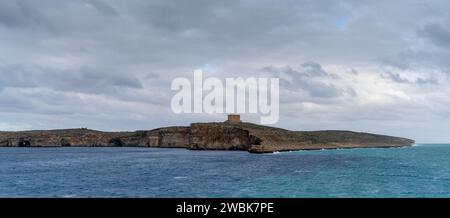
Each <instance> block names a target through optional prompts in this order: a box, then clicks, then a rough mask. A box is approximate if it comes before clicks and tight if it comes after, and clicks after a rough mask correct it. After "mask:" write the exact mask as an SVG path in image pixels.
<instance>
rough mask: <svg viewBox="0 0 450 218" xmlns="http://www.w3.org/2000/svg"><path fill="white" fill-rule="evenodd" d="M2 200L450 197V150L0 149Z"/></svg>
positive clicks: (420, 147)
mask: <svg viewBox="0 0 450 218" xmlns="http://www.w3.org/2000/svg"><path fill="white" fill-rule="evenodd" d="M0 197H450V145H417V146H414V147H408V148H390V149H344V150H323V151H301V152H290V153H279V154H262V155H261V154H249V153H247V152H236V151H188V150H184V149H159V148H0Z"/></svg>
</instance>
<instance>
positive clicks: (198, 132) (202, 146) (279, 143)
mask: <svg viewBox="0 0 450 218" xmlns="http://www.w3.org/2000/svg"><path fill="white" fill-rule="evenodd" d="M413 143H414V140H411V139H406V138H399V137H392V136H384V135H376V134H369V133H360V132H351V131H337V130H326V131H290V130H286V129H281V128H274V127H268V126H262V125H257V124H253V123H246V122H241V121H240V118H239V116H229V119H228V120H227V121H225V122H221V123H219V122H216V123H193V124H191V125H190V126H176V127H166V128H158V129H153V130H142V131H134V132H101V131H96V130H90V129H64V130H34V131H18V132H1V131H0V147H70V146H74V147H160V148H187V149H192V150H244V151H248V152H251V153H270V152H276V151H295V150H317V149H337V148H368V147H402V146H410V145H412V144H413Z"/></svg>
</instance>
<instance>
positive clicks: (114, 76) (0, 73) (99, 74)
mask: <svg viewBox="0 0 450 218" xmlns="http://www.w3.org/2000/svg"><path fill="white" fill-rule="evenodd" d="M1 87H23V88H26V87H48V88H52V89H54V90H61V91H76V92H86V93H102V92H111V91H114V87H123V88H133V89H141V88H142V84H141V82H140V81H139V79H137V78H136V77H135V76H133V75H130V74H127V73H118V72H115V71H107V70H99V69H91V68H82V69H74V70H57V69H51V68H40V67H36V66H22V65H9V66H0V88H1Z"/></svg>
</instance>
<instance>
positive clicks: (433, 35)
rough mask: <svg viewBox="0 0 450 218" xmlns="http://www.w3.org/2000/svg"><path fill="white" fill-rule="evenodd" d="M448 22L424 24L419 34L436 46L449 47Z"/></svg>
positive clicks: (449, 29)
mask: <svg viewBox="0 0 450 218" xmlns="http://www.w3.org/2000/svg"><path fill="white" fill-rule="evenodd" d="M449 24H450V23H449V22H447V23H443V22H432V23H427V24H425V25H424V26H423V27H422V29H420V31H419V34H420V35H421V36H423V37H426V38H428V39H429V40H430V41H432V42H433V43H435V44H436V45H438V46H446V47H447V46H450V27H449Z"/></svg>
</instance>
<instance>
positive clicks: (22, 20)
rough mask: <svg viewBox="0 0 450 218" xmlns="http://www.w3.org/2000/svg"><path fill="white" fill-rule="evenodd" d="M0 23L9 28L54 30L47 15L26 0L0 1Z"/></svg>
mask: <svg viewBox="0 0 450 218" xmlns="http://www.w3.org/2000/svg"><path fill="white" fill-rule="evenodd" d="M0 23H1V24H3V25H5V26H7V27H9V28H27V27H30V28H45V29H46V30H48V31H51V32H54V31H55V27H54V26H53V25H52V24H51V22H50V21H49V20H48V19H47V17H46V16H45V15H44V14H43V13H42V12H41V11H39V10H38V9H37V8H36V7H34V5H33V2H32V1H27V0H20V1H14V0H4V1H2V2H0Z"/></svg>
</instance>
